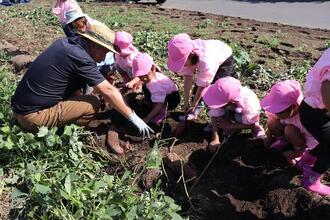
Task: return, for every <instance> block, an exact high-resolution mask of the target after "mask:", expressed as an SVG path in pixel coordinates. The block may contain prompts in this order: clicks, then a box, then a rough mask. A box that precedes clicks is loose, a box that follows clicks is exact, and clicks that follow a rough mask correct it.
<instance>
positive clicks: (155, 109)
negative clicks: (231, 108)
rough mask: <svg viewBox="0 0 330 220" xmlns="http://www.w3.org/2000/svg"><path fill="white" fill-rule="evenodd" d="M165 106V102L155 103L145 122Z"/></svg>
mask: <svg viewBox="0 0 330 220" xmlns="http://www.w3.org/2000/svg"><path fill="white" fill-rule="evenodd" d="M163 106H164V104H163V103H155V104H154V108H153V109H152V110H151V112H150V113H149V114H148V115H147V116H146V117H145V118H144V119H143V121H144V122H145V123H148V122H149V121H150V120H151V119H152V118H153V117H155V116H156V115H157V114H158V112H159V111H160V110H161V109H162V107H163Z"/></svg>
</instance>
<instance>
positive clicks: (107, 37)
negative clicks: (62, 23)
mask: <svg viewBox="0 0 330 220" xmlns="http://www.w3.org/2000/svg"><path fill="white" fill-rule="evenodd" d="M77 34H79V35H81V36H83V37H85V38H87V39H88V40H90V41H93V42H95V43H97V44H98V45H101V46H103V47H105V48H107V49H109V50H110V51H112V52H113V53H116V54H118V52H117V51H116V50H115V49H114V48H113V43H114V41H115V32H114V31H113V30H111V29H110V28H108V27H107V26H106V25H105V24H103V23H101V22H94V24H92V25H91V27H90V29H88V30H87V31H86V32H77Z"/></svg>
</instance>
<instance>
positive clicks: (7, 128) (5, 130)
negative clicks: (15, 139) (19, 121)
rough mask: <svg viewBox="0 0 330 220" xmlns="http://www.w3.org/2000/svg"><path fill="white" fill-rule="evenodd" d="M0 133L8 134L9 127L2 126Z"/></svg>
mask: <svg viewBox="0 0 330 220" xmlns="http://www.w3.org/2000/svg"><path fill="white" fill-rule="evenodd" d="M1 131H2V132H3V133H5V134H9V132H10V127H9V126H8V125H7V126H3V127H2V128H1Z"/></svg>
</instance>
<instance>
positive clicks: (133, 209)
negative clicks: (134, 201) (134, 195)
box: [126, 205, 137, 220]
mask: <svg viewBox="0 0 330 220" xmlns="http://www.w3.org/2000/svg"><path fill="white" fill-rule="evenodd" d="M136 211H137V206H136V205H134V206H132V207H131V208H130V210H129V212H128V213H127V216H126V217H127V219H128V220H130V219H136V218H135V217H136Z"/></svg>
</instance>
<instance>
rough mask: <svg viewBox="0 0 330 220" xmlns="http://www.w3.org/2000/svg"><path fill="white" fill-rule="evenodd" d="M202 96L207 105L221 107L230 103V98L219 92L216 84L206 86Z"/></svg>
mask: <svg viewBox="0 0 330 220" xmlns="http://www.w3.org/2000/svg"><path fill="white" fill-rule="evenodd" d="M202 97H203V100H204V102H205V103H206V105H208V106H209V107H210V108H221V107H223V106H225V105H226V104H227V103H228V100H226V99H225V98H224V97H223V96H221V95H220V94H219V92H218V88H217V87H216V86H215V85H213V86H212V85H211V86H208V87H206V88H204V89H203V92H202Z"/></svg>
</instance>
